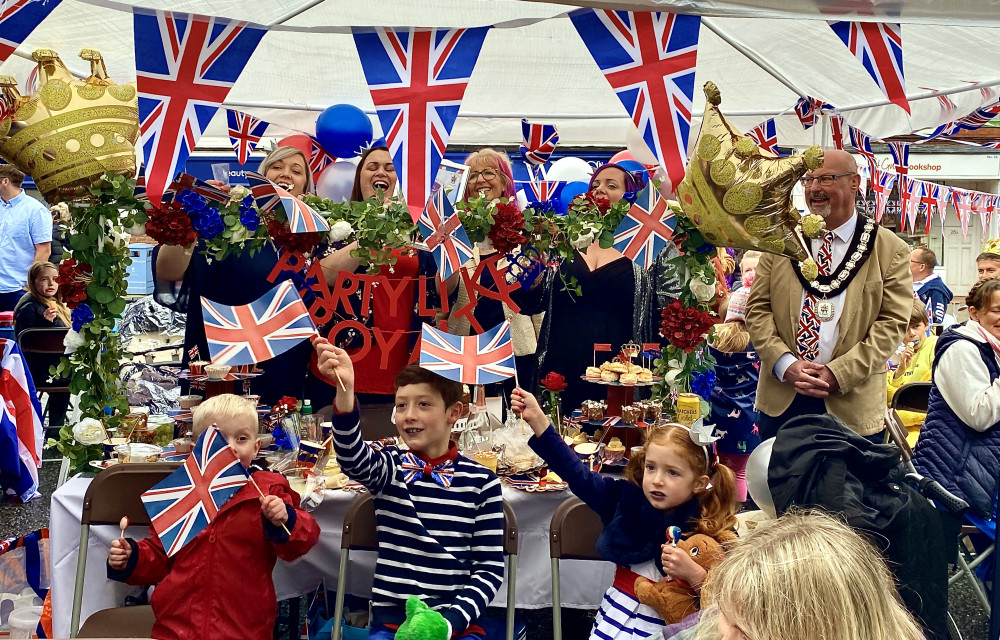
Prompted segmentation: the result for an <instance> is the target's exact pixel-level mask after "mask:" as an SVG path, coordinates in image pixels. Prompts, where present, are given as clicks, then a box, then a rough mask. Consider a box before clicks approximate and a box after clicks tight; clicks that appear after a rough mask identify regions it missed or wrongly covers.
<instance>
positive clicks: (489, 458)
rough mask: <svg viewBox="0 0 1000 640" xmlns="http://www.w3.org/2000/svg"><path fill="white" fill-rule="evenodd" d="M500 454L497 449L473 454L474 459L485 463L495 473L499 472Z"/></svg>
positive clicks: (482, 463)
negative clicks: (498, 461)
mask: <svg viewBox="0 0 1000 640" xmlns="http://www.w3.org/2000/svg"><path fill="white" fill-rule="evenodd" d="M498 457H499V456H498V454H497V452H496V451H476V452H475V453H474V454H472V459H473V460H475V461H476V462H478V463H479V464H481V465H483V466H484V467H486V468H487V469H489V470H490V471H492V472H493V473H496V472H497V458H498Z"/></svg>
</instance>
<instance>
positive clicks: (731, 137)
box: [677, 82, 823, 261]
mask: <svg viewBox="0 0 1000 640" xmlns="http://www.w3.org/2000/svg"><path fill="white" fill-rule="evenodd" d="M705 97H706V98H707V100H708V102H707V104H706V105H705V117H704V119H703V120H702V123H701V131H700V133H699V135H698V142H697V144H696V145H695V149H694V154H693V155H692V157H691V161H690V162H688V166H687V172H686V173H685V175H684V180H683V181H682V182H681V184H680V187H678V189H677V200H678V202H679V204H680V207H681V210H682V211H683V212H684V215H685V216H686V217H687V218H688V219H690V220H691V221H692V222H693V223H694V225H695V226H696V227H697V228H698V230H699V231H700V232H701V233H702V235H703V236H704V237H705V239H706V240H707V241H709V242H711V243H712V244H714V245H715V246H717V247H737V248H742V249H758V250H760V251H768V252H770V253H777V254H780V255H785V256H788V257H790V258H794V259H795V260H800V261H801V260H805V259H807V258H808V257H809V251H808V249H807V247H806V245H805V243H804V240H803V239H802V235H801V227H800V220H799V218H800V215H799V212H798V210H797V209H796V208H795V205H793V204H792V187H794V186H795V182H796V181H797V180H798V179H799V178H800V177H802V174H803V173H805V172H806V170H807V169H818V168H819V167H821V166H822V165H823V151H822V149H820V148H819V147H810V148H809V149H807V150H806V152H805V154H803V155H801V156H799V155H795V156H790V157H786V158H782V157H779V156H776V155H774V154H772V153H768V152H766V151H764V150H763V149H761V148H760V147H758V146H757V143H755V142H754V141H753V139H752V138H749V137H747V136H744V135H743V134H741V133H740V132H739V131H737V130H736V129H734V128H733V126H732V125H730V124H729V122H728V121H727V120H726V118H725V117H724V116H723V115H722V112H720V111H719V103H720V102H721V101H722V98H721V95H720V94H719V89H718V87H716V86H715V84H714V83H712V82H709V83H707V84H705Z"/></svg>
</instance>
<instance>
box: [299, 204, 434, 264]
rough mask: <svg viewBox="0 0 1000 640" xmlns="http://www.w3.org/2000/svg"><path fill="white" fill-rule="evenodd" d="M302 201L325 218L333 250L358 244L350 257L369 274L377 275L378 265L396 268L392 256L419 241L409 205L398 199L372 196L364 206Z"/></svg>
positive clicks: (394, 259) (394, 258)
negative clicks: (383, 198) (355, 259)
mask: <svg viewBox="0 0 1000 640" xmlns="http://www.w3.org/2000/svg"><path fill="white" fill-rule="evenodd" d="M302 201H303V202H305V203H306V204H308V205H309V206H310V207H312V208H313V210H315V211H316V212H317V213H319V214H320V215H322V216H323V217H325V218H326V220H327V222H328V223H329V224H330V234H329V237H330V242H331V243H332V244H333V246H334V247H337V246H347V245H348V244H349V243H351V242H356V243H357V245H358V246H357V247H354V248H353V249H351V255H352V256H354V257H355V258H357V259H358V260H359V261H360V263H361V266H363V267H364V268H365V269H366V270H367V271H368V273H376V272H377V271H378V268H379V265H392V264H395V263H396V257H395V256H393V255H392V252H393V251H394V250H396V249H403V248H407V247H412V246H413V244H414V242H415V240H416V235H417V225H416V224H414V222H413V217H412V216H411V215H410V210H409V208H408V207H407V206H406V203H404V202H403V201H402V200H399V199H398V198H386V199H385V200H379V198H378V197H377V196H373V197H371V198H369V199H368V200H363V201H361V202H331V201H330V200H326V199H323V198H319V197H317V196H313V195H306V196H303V197H302ZM299 235H301V234H299Z"/></svg>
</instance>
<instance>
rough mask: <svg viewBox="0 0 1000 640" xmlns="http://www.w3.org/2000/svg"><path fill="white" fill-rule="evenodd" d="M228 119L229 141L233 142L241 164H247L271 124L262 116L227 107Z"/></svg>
mask: <svg viewBox="0 0 1000 640" xmlns="http://www.w3.org/2000/svg"><path fill="white" fill-rule="evenodd" d="M226 120H227V121H228V123H229V141H230V142H232V143H233V151H235V152H236V158H237V159H238V160H239V161H240V164H246V163H247V161H248V160H250V154H251V153H252V152H253V150H254V149H256V148H257V145H258V144H259V143H260V139H261V137H262V136H263V135H264V132H265V131H266V130H267V127H268V126H269V125H268V123H267V122H265V121H264V120H261V119H260V118H255V117H253V116H252V115H250V114H249V113H243V112H242V111H236V110H234V109H226Z"/></svg>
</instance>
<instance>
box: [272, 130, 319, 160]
mask: <svg viewBox="0 0 1000 640" xmlns="http://www.w3.org/2000/svg"><path fill="white" fill-rule="evenodd" d="M278 146H279V147H295V148H296V149H299V150H301V151H302V153H304V154H305V156H306V160H309V155H310V154H312V140H310V139H309V136H307V135H305V134H304V133H297V134H295V135H294V136H288V137H287V138H282V139H281V140H279V141H278Z"/></svg>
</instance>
